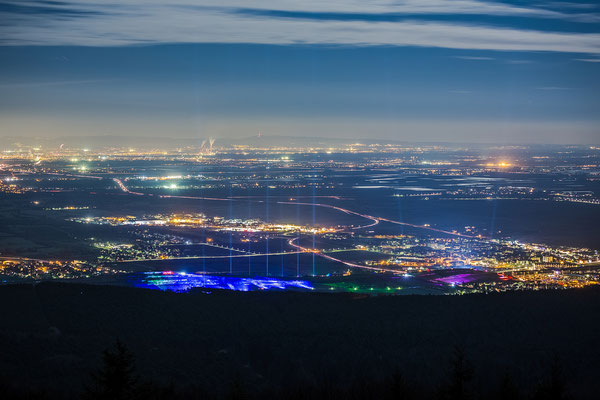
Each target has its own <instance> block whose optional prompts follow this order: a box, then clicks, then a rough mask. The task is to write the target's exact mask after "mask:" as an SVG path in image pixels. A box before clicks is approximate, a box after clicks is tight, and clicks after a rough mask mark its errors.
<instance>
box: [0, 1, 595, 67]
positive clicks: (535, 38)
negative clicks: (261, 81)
mask: <svg viewBox="0 0 600 400" xmlns="http://www.w3.org/2000/svg"><path fill="white" fill-rule="evenodd" d="M251 6H252V8H251V9H249V8H248V2H247V1H242V0H220V1H217V0H204V1H192V0H178V1H173V2H169V3H165V2H163V1H158V0H123V1H120V2H118V3H111V4H108V3H102V2H96V1H90V0H78V1H70V2H69V1H65V2H49V1H18V2H17V1H7V2H3V3H2V4H0V19H2V20H3V22H4V24H3V25H2V27H0V44H3V45H82V46H122V45H135V44H157V43H262V44H328V45H355V46H370V45H392V46H426V47H445V48H454V49H481V50H516V51H519V50H530V51H554V52H577V53H589V54H598V53H600V32H599V33H577V32H553V31H548V30H526V29H519V28H516V27H503V28H499V27H495V26H488V25H486V24H485V23H484V22H482V21H479V20H478V19H477V18H478V16H519V17H528V18H545V19H557V20H559V19H560V20H568V21H577V22H578V23H582V24H587V23H589V22H598V21H600V16H599V15H598V14H597V13H596V12H595V11H594V10H591V11H589V12H584V11H586V9H585V10H583V11H577V12H576V13H573V12H563V11H562V10H561V7H555V8H554V9H552V8H548V7H546V8H544V7H541V6H540V7H525V6H515V5H511V4H503V3H498V2H485V1H476V0H454V1H451V2H448V1H443V0H406V1H400V2H398V1H392V0H382V1H378V2H376V3H373V2H364V1H358V0H333V1H328V2H323V1H316V0H306V1H301V2H299V1H292V0H279V1H275V0H256V1H253V2H252V3H251ZM252 10H254V12H250V11H252ZM294 13H296V14H294ZM297 13H304V14H302V15H298V14H297ZM307 13H310V14H311V15H310V18H309V17H307ZM323 13H335V14H336V15H341V16H344V15H353V16H355V17H353V18H346V17H343V18H342V17H340V18H337V19H324V18H323ZM390 14H391V15H402V14H406V15H417V14H419V15H423V16H425V17H427V16H428V15H433V14H436V15H447V16H448V17H446V18H443V19H442V20H436V19H430V20H428V19H427V18H420V19H418V20H411V19H402V20H400V21H390V20H386V19H385V18H384V19H377V18H373V17H374V16H381V15H390ZM452 15H472V16H473V18H472V20H469V21H465V20H464V19H463V20H461V21H462V22H461V23H458V22H455V21H454V22H453V20H452V18H451V16H452ZM359 17H360V18H359ZM464 58H467V57H464ZM470 59H473V60H476V59H485V58H477V57H471V58H470Z"/></svg>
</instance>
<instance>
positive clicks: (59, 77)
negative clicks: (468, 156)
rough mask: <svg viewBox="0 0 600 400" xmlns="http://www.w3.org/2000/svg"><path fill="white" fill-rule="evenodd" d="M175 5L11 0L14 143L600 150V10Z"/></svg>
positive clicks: (3, 95)
mask: <svg viewBox="0 0 600 400" xmlns="http://www.w3.org/2000/svg"><path fill="white" fill-rule="evenodd" d="M165 3H166V2H165ZM168 4H169V5H164V4H162V2H159V1H154V0H150V1H147V0H146V1H142V0H126V1H119V2H115V3H111V4H109V3H107V2H91V1H64V2H63V1H1V2H0V20H1V21H2V24H0V60H2V62H1V63H0V119H1V121H2V123H1V124H0V137H2V136H10V137H15V136H20V135H27V136H46V137H57V136H87V135H123V136H127V135H128V136H160V137H168V136H175V137H192V138H193V137H208V136H213V137H216V138H225V137H228V138H231V137H233V138H235V137H248V136H251V135H256V134H257V132H259V131H260V132H261V133H262V134H263V135H293V136H307V137H314V136H320V137H345V138H358V139H360V138H381V139H395V140H407V141H455V142H501V143H504V142H515V143H579V144H598V143H600V128H599V126H600V125H599V124H598V122H599V119H600V117H599V116H600V95H599V93H600V91H599V89H600V79H599V78H600V6H599V5H598V4H597V3H595V2H593V1H588V2H586V1H581V2H571V1H569V2H532V1H527V2H520V1H504V2H487V1H473V0H464V1H442V0H415V1H404V2H402V1H378V2H365V1H355V0H343V1H342V0H340V1H330V2H321V1H313V0H308V1H272V0H259V1H253V2H248V1H235V0H222V1H216V0H215V1H191V0H178V1H172V2H168Z"/></svg>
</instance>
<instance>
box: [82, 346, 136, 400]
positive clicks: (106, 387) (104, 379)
mask: <svg viewBox="0 0 600 400" xmlns="http://www.w3.org/2000/svg"><path fill="white" fill-rule="evenodd" d="M134 361H135V358H134V356H133V353H131V351H129V349H127V347H126V346H125V345H124V344H123V343H121V341H119V340H117V341H116V342H115V345H114V349H106V350H104V352H103V354H102V367H101V368H100V369H99V370H98V371H97V372H95V373H93V374H92V379H93V381H94V386H93V387H92V388H86V392H85V394H84V396H83V397H84V398H85V399H90V400H91V399H94V400H100V399H102V400H104V399H107V400H108V399H110V400H130V399H133V398H135V397H136V396H135V395H136V389H137V384H138V377H137V375H136V373H135V363H134Z"/></svg>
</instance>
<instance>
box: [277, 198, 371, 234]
mask: <svg viewBox="0 0 600 400" xmlns="http://www.w3.org/2000/svg"><path fill="white" fill-rule="evenodd" d="M277 204H291V205H300V206H317V207H324V208H333V209H334V210H337V211H341V212H343V213H346V214H351V215H358V216H359V217H362V218H366V219H370V220H371V221H373V222H372V223H371V224H369V225H361V226H356V227H353V228H352V229H362V228H368V227H370V226H375V225H377V224H378V223H379V220H380V218H377V217H373V216H371V215H366V214H360V213H357V212H356V211H352V210H348V209H346V208H342V207H338V206H332V205H330V204H322V203H299V202H294V201H278V202H277Z"/></svg>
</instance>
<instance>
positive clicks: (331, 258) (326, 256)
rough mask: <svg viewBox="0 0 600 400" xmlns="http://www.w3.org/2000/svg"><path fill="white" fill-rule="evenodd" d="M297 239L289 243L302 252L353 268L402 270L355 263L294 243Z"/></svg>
mask: <svg viewBox="0 0 600 400" xmlns="http://www.w3.org/2000/svg"><path fill="white" fill-rule="evenodd" d="M296 240H298V238H297V237H296V238H292V239H290V240H288V244H289V245H290V246H292V247H294V248H296V249H299V250H301V252H302V253H313V254H316V255H318V256H320V257H323V258H325V259H327V260H331V261H336V262H339V263H342V264H344V265H347V266H349V267H352V268H361V269H367V270H369V271H384V272H393V273H396V274H397V273H400V271H398V270H395V269H390V268H380V267H368V266H366V265H360V264H354V263H351V262H349V261H344V260H340V259H339V258H335V257H332V256H330V255H328V254H325V253H323V250H317V249H315V250H313V249H309V248H306V247H302V246H300V245H299V244H296V243H294V242H295V241H296Z"/></svg>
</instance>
